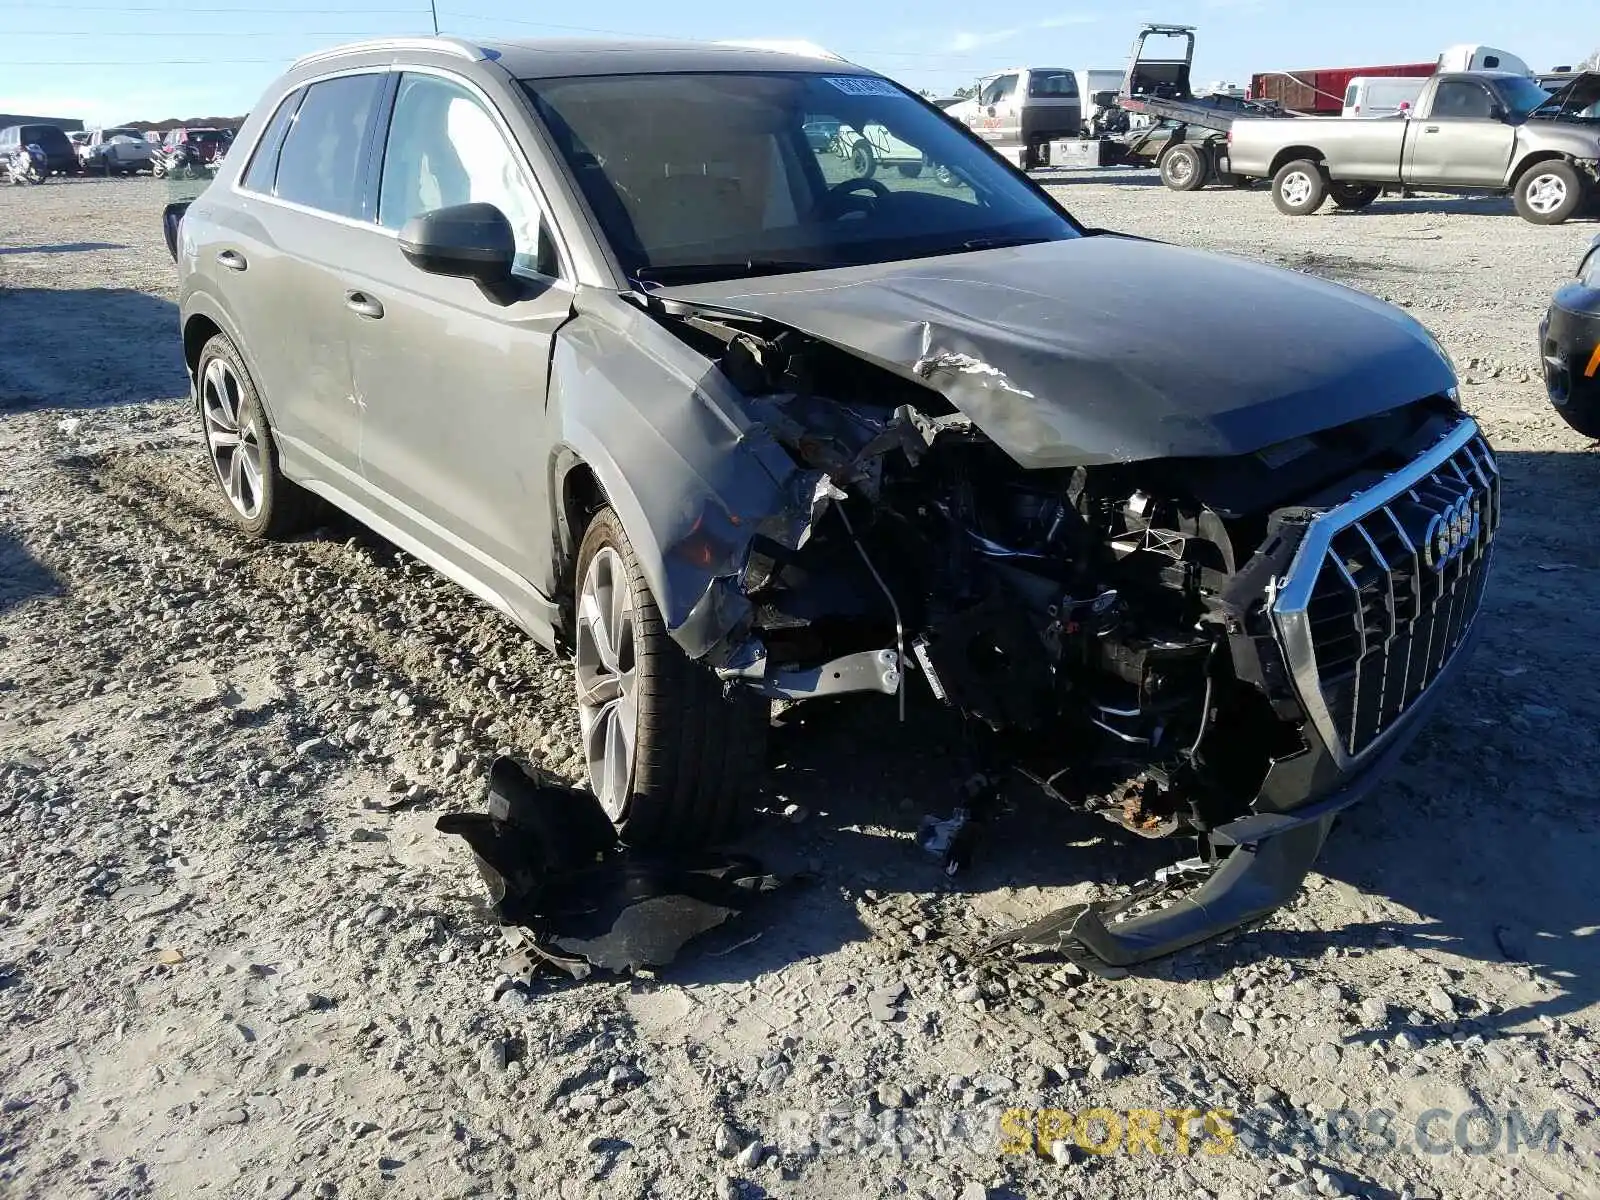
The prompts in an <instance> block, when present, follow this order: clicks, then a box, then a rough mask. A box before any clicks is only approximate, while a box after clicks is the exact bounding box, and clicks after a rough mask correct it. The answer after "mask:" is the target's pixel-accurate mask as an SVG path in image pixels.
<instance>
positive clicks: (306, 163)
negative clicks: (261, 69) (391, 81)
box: [273, 75, 385, 217]
mask: <svg viewBox="0 0 1600 1200" xmlns="http://www.w3.org/2000/svg"><path fill="white" fill-rule="evenodd" d="M384 78H385V77H384V76H382V75H344V76H341V77H339V78H338V79H325V80H323V81H322V82H321V83H314V84H312V85H311V86H310V87H309V88H307V89H306V95H305V99H304V100H302V101H301V102H300V108H299V111H298V112H296V113H295V115H294V123H293V124H292V125H291V126H290V127H289V133H288V136H287V137H285V138H284V141H283V150H282V151H281V152H280V153H279V155H278V174H277V180H276V185H275V187H274V188H273V195H275V196H277V197H278V198H279V199H280V200H291V201H293V202H294V203H296V204H304V205H306V206H307V207H308V208H315V209H320V210H321V211H323V212H326V213H332V214H334V215H335V216H340V217H359V216H360V215H361V180H362V159H361V151H362V146H363V144H364V141H365V136H366V132H367V126H368V124H369V123H370V122H371V118H372V110H373V108H374V106H375V105H376V104H377V102H378V96H379V94H380V93H381V91H382V89H383V82H384Z"/></svg>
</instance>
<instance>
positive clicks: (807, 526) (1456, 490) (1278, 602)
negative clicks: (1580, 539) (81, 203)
mask: <svg viewBox="0 0 1600 1200" xmlns="http://www.w3.org/2000/svg"><path fill="white" fill-rule="evenodd" d="M256 111H257V112H259V113H260V116H259V117H254V118H252V119H251V121H250V122H249V124H248V125H247V126H246V128H245V130H244V131H243V133H242V134H241V137H240V148H241V151H242V153H240V154H238V155H231V156H229V158H228V159H227V160H226V161H225V162H224V164H223V166H222V169H221V175H220V177H219V186H215V187H211V188H208V189H206V190H205V191H204V192H203V193H202V194H201V195H200V196H199V197H198V198H197V199H195V200H194V201H192V202H191V203H189V204H188V205H187V207H185V206H184V205H182V204H177V205H174V206H170V207H169V209H168V211H167V213H165V214H164V216H163V221H164V231H165V235H166V237H167V239H168V244H169V246H170V247H171V249H172V251H173V253H174V256H175V258H176V260H177V262H178V273H179V289H178V299H179V313H180V317H179V322H180V329H181V338H182V352H183V356H184V360H185V362H186V365H187V368H188V371H189V373H190V379H191V385H192V389H193V396H194V401H195V409H196V414H195V415H196V419H197V421H198V422H199V423H200V425H201V428H202V429H203V431H204V441H203V445H204V452H205V453H206V455H207V456H208V462H209V465H210V466H211V468H212V471H211V476H212V479H213V481H214V483H215V486H216V488H217V495H218V499H219V502H220V503H222V504H225V505H226V511H227V512H228V514H229V515H230V516H231V518H232V520H233V521H234V522H235V524H236V525H237V527H238V528H239V529H240V530H241V531H243V532H245V533H247V534H250V535H254V536H261V537H272V536H287V535H289V534H290V533H292V532H293V531H294V530H295V528H296V527H297V526H299V525H301V523H303V522H305V521H306V520H307V519H308V518H309V517H311V516H312V515H313V511H314V504H313V498H314V497H317V498H321V499H322V500H324V501H328V502H331V503H333V504H334V505H336V506H338V507H340V508H342V509H344V510H346V511H348V512H350V513H352V514H354V515H355V516H356V517H357V518H358V519H359V520H361V521H363V522H365V523H366V524H368V525H370V526H372V527H373V528H374V529H376V530H378V531H379V532H381V533H382V534H383V535H384V536H386V537H387V538H389V539H390V540H391V541H393V542H395V543H396V544H397V545H399V546H401V547H403V548H404V549H406V550H407V551H408V552H410V553H412V554H414V555H416V556H417V557H418V558H420V559H421V560H422V561H424V562H426V563H429V564H431V565H432V566H434V567H435V568H437V569H439V570H441V571H442V572H444V573H445V574H446V575H448V576H449V577H450V578H451V579H453V580H455V581H456V582H457V583H459V584H461V585H462V586H464V587H466V588H468V589H469V590H471V591H473V592H474V593H476V594H477V595H478V596H480V597H482V598H483V599H484V600H485V601H486V602H487V603H489V604H490V605H492V606H494V607H495V608H496V609H497V610H499V611H500V612H502V613H505V614H506V615H507V616H508V617H510V618H511V619H512V620H514V621H516V622H517V623H518V624H519V625H520V626H521V627H522V628H523V629H525V630H526V631H527V632H528V633H529V634H530V635H531V636H532V637H533V638H535V639H537V640H538V641H539V642H541V643H544V644H546V645H549V646H561V647H564V648H570V650H571V652H572V655H573V657H574V659H575V664H576V669H575V688H574V703H575V706H576V710H577V713H576V715H577V718H578V726H579V731H580V740H581V745H582V748H583V754H584V756H585V758H586V760H587V763H588V772H589V779H590V783H591V785H592V787H593V789H594V792H595V794H596V796H597V797H598V799H599V802H600V803H601V805H602V806H603V807H604V808H605V809H606V811H607V813H608V814H609V815H610V817H611V819H612V820H613V821H614V822H616V823H617V824H618V825H619V827H620V829H621V832H622V835H623V836H624V838H625V839H626V840H628V841H629V842H630V843H634V844H643V845H650V844H654V845H657V846H661V845H669V846H670V845H676V846H700V845H704V844H707V843H715V842H717V841H719V840H721V839H724V838H727V837H728V836H730V834H731V833H732V832H733V831H734V830H735V828H736V827H737V826H738V824H739V822H740V818H741V816H742V815H744V814H746V813H748V812H749V811H750V809H751V806H752V805H753V803H754V801H755V798H756V794H757V788H758V785H759V782H760V780H761V777H762V772H763V762H764V757H765V756H764V750H763V743H764V740H765V738H766V736H767V733H768V730H769V726H770V716H771V714H770V702H771V701H772V700H775V699H784V700H788V701H793V702H809V701H812V700H814V699H816V698H819V697H825V696H840V695H844V694H847V693H856V694H858V695H860V696H866V697H877V698H878V699H879V701H880V702H884V703H887V704H892V705H894V706H895V708H896V709H898V711H899V712H900V714H901V715H902V717H907V716H910V715H914V714H910V713H908V710H907V707H906V706H907V704H908V703H926V704H928V705H935V704H941V703H943V704H946V705H949V706H951V707H952V708H953V709H954V710H955V711H956V712H957V713H959V714H960V715H961V716H962V717H964V718H966V719H967V721H968V729H969V731H970V734H971V737H972V739H973V743H974V745H975V746H977V747H979V749H978V751H977V753H978V754H979V755H980V756H981V757H982V759H983V761H985V762H986V763H987V764H988V765H987V766H986V767H985V768H984V769H983V770H981V771H980V773H979V776H978V778H989V776H988V775H986V774H984V771H987V770H992V771H994V772H996V775H997V776H998V775H999V774H1009V773H1011V772H1013V771H1016V772H1020V773H1021V774H1022V775H1024V776H1025V777H1026V778H1028V779H1031V780H1034V781H1035V782H1036V783H1037V784H1038V785H1039V786H1040V787H1042V788H1043V789H1044V790H1045V791H1047V792H1050V793H1052V794H1053V795H1055V796H1056V797H1057V798H1058V799H1059V800H1061V801H1062V802H1066V803H1072V804H1075V805H1077V806H1079V807H1081V808H1086V809H1088V810H1089V811H1092V812H1095V813H1099V814H1100V815H1102V816H1104V817H1106V818H1108V819H1110V820H1113V821H1116V822H1118V823H1119V824H1121V825H1123V826H1124V827H1125V828H1129V829H1132V830H1135V831H1136V832H1137V833H1139V834H1141V835H1143V836H1146V837H1152V838H1156V837H1164V838H1170V839H1176V842H1177V844H1178V845H1180V846H1181V847H1182V849H1181V850H1180V851H1179V853H1181V854H1182V855H1183V856H1184V857H1186V858H1188V857H1189V856H1191V855H1194V854H1196V853H1198V854H1200V855H1201V856H1202V857H1201V858H1200V859H1195V860H1194V862H1195V864H1196V865H1197V867H1198V868H1199V869H1200V870H1201V871H1202V872H1204V873H1205V882H1204V883H1203V884H1202V885H1201V886H1200V887H1199V888H1198V889H1197V890H1196V891H1194V892H1192V893H1189V894H1187V895H1185V896H1184V897H1183V898H1182V900H1181V901H1180V902H1178V903H1177V904H1174V905H1170V906H1168V907H1166V908H1163V909H1159V910H1156V911H1152V912H1143V913H1140V914H1139V915H1137V916H1133V917H1131V918H1129V919H1128V920H1126V921H1123V922H1120V923H1117V924H1115V925H1111V924H1107V923H1106V921H1104V920H1102V918H1101V916H1100V915H1099V913H1098V911H1097V910H1095V909H1093V908H1088V909H1085V910H1084V911H1083V912H1082V913H1080V914H1079V915H1078V916H1077V917H1075V918H1074V921H1073V924H1072V925H1071V926H1070V928H1066V933H1067V935H1068V936H1069V937H1070V938H1072V939H1074V940H1075V942H1076V944H1079V945H1082V946H1085V947H1088V948H1089V950H1091V951H1092V952H1093V953H1095V954H1098V955H1100V956H1101V957H1102V958H1105V959H1107V960H1108V961H1117V962H1120V963H1123V964H1126V963H1127V962H1130V961H1142V960H1144V959H1148V958H1150V957H1153V956H1156V955H1160V954H1164V953H1168V952H1170V951H1172V950H1175V949H1179V948H1181V947H1183V946H1186V945H1190V944H1193V943H1194V942H1197V941H1199V940H1202V939H1204V938H1206V937H1208V936H1210V935H1212V934H1214V933H1218V932H1221V931H1222V930H1224V929H1227V928H1230V927H1232V926H1234V925H1237V924H1239V923H1240V922H1243V921H1248V920H1251V919H1253V918H1255V917H1258V916H1260V915H1263V914H1264V913H1265V912H1267V911H1270V910H1271V909H1272V908H1274V907H1276V906H1277V905H1279V904H1281V903H1283V902H1284V901H1285V900H1287V899H1288V898H1289V897H1290V896H1291V895H1293V893H1294V892H1295V891H1296V889H1297V888H1298V887H1299V884H1300V881H1301V880H1302V879H1303V878H1304V876H1305V873H1306V871H1307V870H1308V868H1309V866H1310V864H1311V863H1312V861H1313V860H1314V859H1315V857H1316V855H1317V853H1318V851H1319V849H1320V847H1321V845H1322V843H1323V840H1324V838H1325V837H1326V836H1327V834H1328V832H1329V830H1330V829H1331V828H1332V826H1333V823H1334V821H1335V820H1336V819H1337V814H1338V813H1339V812H1340V811H1342V810H1343V809H1345V808H1347V807H1348V806H1349V805H1351V804H1353V803H1355V802H1356V801H1358V800H1359V799H1360V798H1361V797H1362V796H1363V795H1365V794H1366V793H1368V792H1369V791H1370V789H1371V788H1372V787H1374V786H1375V785H1376V783H1377V782H1378V780H1380V779H1381V778H1383V777H1384V775H1385V774H1386V773H1387V772H1388V771H1389V770H1390V769H1391V767H1392V766H1393V764H1394V763H1395V762H1396V760H1397V759H1398V757H1399V755H1400V754H1401V753H1402V752H1403V751H1404V749H1405V747H1406V745H1407V743H1408V742H1409V740H1410V739H1411V738H1412V737H1413V736H1414V735H1415V734H1416V732H1417V731H1418V730H1419V728H1421V725H1422V721H1423V719H1424V713H1425V712H1426V711H1427V710H1429V709H1430V708H1431V707H1432V705H1433V703H1434V702H1435V701H1436V699H1437V698H1438V697H1439V696H1440V695H1442V694H1444V693H1445V692H1446V691H1447V690H1448V682H1449V679H1450V677H1451V676H1452V675H1454V674H1455V673H1456V672H1457V671H1458V670H1459V669H1460V667H1461V665H1462V664H1463V662H1464V661H1465V660H1466V657H1467V651H1468V647H1469V646H1470V645H1471V643H1472V641H1473V635H1474V633H1475V630H1476V623H1475V621H1476V617H1477V614H1478V609H1479V605H1480V601H1481V598H1482V596H1483V590H1484V585H1485V583H1486V581H1487V577H1488V575H1489V572H1490V567H1491V563H1492V560H1493V550H1494V541H1495V536H1496V529H1497V527H1498V524H1499V496H1500V487H1499V474H1498V469H1497V467H1496V465H1495V459H1494V456H1493V454H1492V452H1491V451H1490V449H1489V447H1488V445H1487V443H1486V441H1485V439H1484V437H1483V434H1482V432H1481V430H1480V429H1479V427H1478V426H1477V424H1476V423H1475V422H1474V421H1473V419H1472V418H1471V417H1470V416H1469V415H1467V414H1466V413H1465V412H1463V411H1462V409H1461V406H1460V400H1459V392H1458V388H1457V381H1456V377H1455V374H1454V371H1453V370H1452V368H1451V365H1450V362H1449V359H1448V356H1447V355H1446V354H1445V353H1444V351H1443V350H1442V349H1441V348H1440V347H1439V345H1438V343H1437V342H1436V341H1435V340H1434V338H1433V337H1432V336H1431V335H1430V334H1429V333H1428V331H1427V330H1426V329H1425V328H1424V327H1423V326H1422V325H1421V324H1420V323H1418V322H1417V321H1416V320H1415V319H1414V318H1413V317H1411V316H1410V315H1409V314H1407V313H1405V312H1404V311H1402V310H1400V309H1398V308H1394V307H1391V306H1389V305H1386V304H1383V303H1381V302H1379V301H1378V300H1376V299H1373V298H1372V297H1369V296H1366V295H1362V294H1360V293H1358V292H1356V291H1354V290H1352V289H1349V288H1345V287H1340V286H1338V285H1336V284H1332V283H1328V282H1325V281H1323V280H1320V279H1316V278H1314V277H1312V276H1310V275H1306V274H1301V273H1298V272H1293V271H1286V270H1280V269H1276V268H1273V267H1269V266H1265V265H1263V264H1260V263H1254V262H1247V261H1244V260H1243V259H1238V258H1233V257H1230V256H1223V255H1210V254H1204V253H1200V252H1198V251H1194V250H1190V249H1185V248H1180V247H1176V246H1171V245H1164V244H1161V243H1159V242H1152V241H1147V240H1144V239H1141V238H1134V237H1124V236H1119V235H1117V234H1115V233H1110V232H1106V231H1103V230H1091V229H1087V228H1085V227H1084V226H1083V225H1081V224H1080V223H1079V222H1077V221H1076V220H1074V219H1073V218H1072V217H1071V216H1070V214H1068V213H1067V212H1066V211H1065V210H1064V209H1063V208H1062V207H1061V205H1060V203H1059V202H1058V201H1057V200H1055V199H1054V198H1052V197H1051V196H1049V195H1047V194H1046V193H1045V192H1044V191H1043V190H1041V189H1039V188H1037V187H1036V186H1034V185H1033V184H1032V183H1031V182H1030V181H1029V180H1028V179H1027V178H1026V177H1024V176H1023V175H1022V174H1021V173H1020V172H1019V171H1017V170H1016V169H1014V168H1012V167H1010V166H1008V165H1006V164H1005V163H1004V162H1001V161H999V160H997V158H996V157H995V156H994V155H993V154H991V153H988V152H986V151H985V149H984V147H983V145H982V143H981V142H980V141H979V140H978V139H977V138H975V137H973V136H972V135H971V133H970V132H969V131H967V130H963V129H961V128H959V127H957V126H956V125H955V124H954V123H952V122H950V121H948V120H945V119H943V117H942V116H941V115H940V114H939V113H937V112H936V111H935V110H934V109H932V108H931V107H930V106H929V105H927V104H925V103H924V102H922V101H921V100H919V99H918V98H917V97H916V96H914V95H912V94H911V93H910V92H908V91H906V90H905V89H904V88H902V87H900V86H899V85H897V84H895V83H894V82H892V81H890V80H888V79H885V78H883V77H882V76H879V75H875V74H873V73H871V72H869V71H867V70H865V69H863V68H860V67H857V66H853V65H851V64H847V63H843V62H837V61H828V60H821V59H818V58H815V57H804V56H797V55H790V54H783V53H777V52H772V51H758V50H742V49H732V48H730V47H727V46H706V45H697V44H694V43H683V42H663V41H654V40H652V41H648V42H635V43H619V42H609V41H585V40H559V41H530V42H522V41H496V42H493V43H490V44H488V45H480V44H477V43H474V42H468V41H465V40H461V39H456V38H405V39H387V40H383V41H378V42H369V43H364V44H358V45H354V46H346V47H342V48H338V49H335V50H329V51H321V52H318V53H316V54H314V55H311V56H309V57H307V58H305V59H303V60H301V61H300V62H298V63H296V64H295V65H294V66H293V67H292V68H291V69H290V70H289V72H288V73H287V74H285V75H284V76H283V77H282V78H280V79H278V80H277V81H275V82H274V83H273V84H272V85H271V87H270V89H269V90H268V91H267V93H266V94H265V96H264V97H263V103H262V104H261V105H260V107H259V108H258V109H257V110H256ZM823 116H826V117H827V118H828V119H830V120H837V121H838V122H839V124H840V127H841V129H844V128H846V127H848V128H850V129H853V130H863V131H866V130H872V129H875V128H882V129H884V130H885V131H887V132H888V134H889V135H890V136H891V137H893V138H894V139H895V140H896V141H898V142H900V143H902V144H904V145H908V146H913V147H916V148H917V149H918V151H919V152H920V153H921V154H922V155H924V156H925V157H926V158H927V160H928V161H932V162H938V163H943V164H946V165H947V166H948V167H949V169H950V171H951V174H952V177H953V178H954V179H955V180H956V181H957V184H958V186H956V187H953V188H941V187H928V186H927V185H926V184H925V183H923V182H922V181H920V180H908V179H904V178H901V177H900V176H898V175H897V174H896V173H895V172H885V171H880V172H878V173H877V174H876V175H874V176H872V177H867V176H865V175H854V174H849V173H846V172H844V171H843V170H842V167H843V166H844V165H846V164H844V163H843V162H842V160H840V159H838V158H837V157H836V156H834V155H832V154H830V153H829V152H827V151H821V152H818V151H816V150H813V149H812V148H811V143H810V140H809V139H808V137H807V135H806V132H805V129H804V126H805V125H806V124H807V123H808V122H811V121H815V120H817V119H818V118H819V117H823ZM1286 123H1287V122H1286ZM1346 124H1350V123H1346ZM1223 300H1225V302H1220V301H1223ZM1152 331H1155V334H1156V336H1155V338H1154V340H1152ZM352 396H358V397H360V398H361V402H360V403H354V404H353V403H351V402H350V397H352ZM1385 597H1387V599H1385ZM913 686H914V687H916V688H917V697H918V698H912V697H909V696H908V689H910V688H912V687H913ZM891 711H893V710H891ZM841 770H848V764H841ZM984 786H987V785H984ZM952 790H953V791H954V787H953V788H952ZM980 790H982V789H981V788H980ZM972 803H973V804H977V803H978V799H977V798H976V797H974V798H973V799H972ZM961 811H962V812H967V811H969V809H968V807H967V805H966V803H963V804H962V809H961ZM960 820H961V818H960V817H959V816H958V817H956V818H952V820H951V821H950V822H947V823H945V825H947V826H955V825H958V824H959V823H960ZM1033 828H1034V826H1033V825H1031V824H1030V825H1028V826H1027V827H1026V829H1024V830H1023V832H1022V833H1021V834H1020V835H1019V836H1029V835H1030V831H1031V830H1032V829H1033ZM940 840H943V834H941V835H940ZM937 844H938V843H937V842H934V843H933V845H937ZM946 844H947V845H949V846H951V847H954V846H955V845H956V844H957V843H956V838H955V836H954V835H953V834H952V835H951V837H950V838H949V840H948V842H947V843H946ZM1197 847H1198V850H1197ZM951 852H952V853H953V850H952V851H951ZM1206 864H1209V866H1210V868H1211V870H1209V871H1207V867H1206ZM946 865H947V867H949V868H951V869H954V868H955V866H956V865H957V863H956V861H955V860H954V859H952V860H950V861H948V862H947V864H946ZM1064 928H1065V927H1064Z"/></svg>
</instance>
